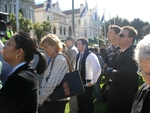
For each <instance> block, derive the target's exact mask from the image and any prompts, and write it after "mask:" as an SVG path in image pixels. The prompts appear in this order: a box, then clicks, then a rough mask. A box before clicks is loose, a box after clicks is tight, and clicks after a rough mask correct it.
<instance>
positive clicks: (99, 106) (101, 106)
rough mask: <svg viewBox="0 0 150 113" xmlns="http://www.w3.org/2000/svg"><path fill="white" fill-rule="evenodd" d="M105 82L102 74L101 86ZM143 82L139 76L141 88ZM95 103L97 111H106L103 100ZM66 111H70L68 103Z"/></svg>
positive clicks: (99, 112) (98, 112)
mask: <svg viewBox="0 0 150 113" xmlns="http://www.w3.org/2000/svg"><path fill="white" fill-rule="evenodd" d="M104 83H105V78H104V77H103V76H102V79H101V84H100V86H101V87H102V86H103V84H104ZM142 84H143V79H142V77H139V88H140V86H141V85H142ZM94 105H95V113H105V112H106V105H107V104H104V103H102V102H95V103H94ZM65 113H69V104H68V103H67V105H66V109H65Z"/></svg>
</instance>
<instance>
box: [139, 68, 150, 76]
mask: <svg viewBox="0 0 150 113" xmlns="http://www.w3.org/2000/svg"><path fill="white" fill-rule="evenodd" d="M137 74H138V75H140V76H150V73H147V72H144V71H142V70H141V69H138V71H137Z"/></svg>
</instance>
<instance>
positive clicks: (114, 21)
mask: <svg viewBox="0 0 150 113" xmlns="http://www.w3.org/2000/svg"><path fill="white" fill-rule="evenodd" d="M113 24H115V25H118V26H120V27H122V26H128V25H129V26H132V27H134V28H135V29H136V30H137V31H138V36H137V40H140V39H141V38H142V37H143V36H144V35H145V32H149V31H145V32H144V28H143V27H145V26H147V25H149V23H148V22H143V21H142V20H140V19H139V18H135V19H134V20H132V21H128V20H127V19H125V18H119V17H118V16H116V17H114V18H112V19H110V20H108V21H106V22H105V25H106V33H107V32H108V27H109V25H113ZM142 28H143V29H142ZM101 33H102V35H103V36H104V24H103V26H102V32H101ZM146 34H147V33H146Z"/></svg>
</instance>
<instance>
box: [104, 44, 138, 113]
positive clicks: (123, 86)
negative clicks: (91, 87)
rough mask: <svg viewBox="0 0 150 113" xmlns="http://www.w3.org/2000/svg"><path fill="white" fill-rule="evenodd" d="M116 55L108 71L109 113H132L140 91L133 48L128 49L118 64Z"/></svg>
mask: <svg viewBox="0 0 150 113" xmlns="http://www.w3.org/2000/svg"><path fill="white" fill-rule="evenodd" d="M118 54H119V52H118V53H116V54H115V55H114V57H113V59H112V62H111V67H112V69H110V70H109V71H107V76H106V78H107V80H109V79H111V80H112V81H113V82H110V84H109V91H108V106H107V113H130V110H131V106H132V101H133V98H134V95H135V94H136V92H137V90H138V74H137V69H138V68H137V65H136V63H135V61H134V60H133V48H132V47H129V48H127V49H126V50H125V51H124V52H123V54H122V57H121V58H120V60H119V62H117V56H118ZM114 70H116V71H114Z"/></svg>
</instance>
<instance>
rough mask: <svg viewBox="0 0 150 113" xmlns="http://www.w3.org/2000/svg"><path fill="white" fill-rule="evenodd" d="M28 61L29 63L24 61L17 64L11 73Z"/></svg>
mask: <svg viewBox="0 0 150 113" xmlns="http://www.w3.org/2000/svg"><path fill="white" fill-rule="evenodd" d="M26 63H27V62H22V63H20V64H18V65H17V66H15V67H14V68H13V70H12V71H11V73H10V75H11V74H12V73H13V72H15V71H16V70H17V69H18V68H19V67H21V66H23V65H24V64H26Z"/></svg>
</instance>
